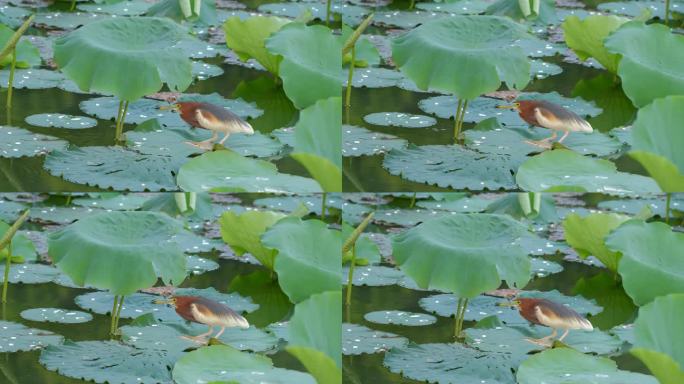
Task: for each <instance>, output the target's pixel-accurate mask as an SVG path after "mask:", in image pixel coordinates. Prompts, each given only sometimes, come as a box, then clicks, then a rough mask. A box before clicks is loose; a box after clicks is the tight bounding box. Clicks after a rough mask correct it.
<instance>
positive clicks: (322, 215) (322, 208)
mask: <svg viewBox="0 0 684 384" xmlns="http://www.w3.org/2000/svg"><path fill="white" fill-rule="evenodd" d="M327 199H328V193H327V192H323V195H321V219H323V220H325V209H326V207H325V203H326V200H327Z"/></svg>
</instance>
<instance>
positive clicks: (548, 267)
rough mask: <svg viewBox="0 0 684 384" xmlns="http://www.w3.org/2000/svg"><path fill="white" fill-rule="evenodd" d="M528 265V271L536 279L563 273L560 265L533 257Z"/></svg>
mask: <svg viewBox="0 0 684 384" xmlns="http://www.w3.org/2000/svg"><path fill="white" fill-rule="evenodd" d="M530 263H531V264H530V270H531V272H532V273H533V274H534V275H535V276H537V277H544V276H548V275H552V274H554V273H559V272H561V271H563V266H562V265H560V264H558V263H556V262H555V261H550V260H544V259H542V258H539V257H533V258H532V259H531V260H530Z"/></svg>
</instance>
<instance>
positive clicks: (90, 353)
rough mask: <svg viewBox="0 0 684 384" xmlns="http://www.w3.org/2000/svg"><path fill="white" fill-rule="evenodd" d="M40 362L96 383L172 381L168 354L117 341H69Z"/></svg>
mask: <svg viewBox="0 0 684 384" xmlns="http://www.w3.org/2000/svg"><path fill="white" fill-rule="evenodd" d="M39 361H40V364H42V365H43V366H44V367H45V368H47V369H49V370H51V371H57V372H59V374H60V375H62V376H67V377H72V378H75V379H83V380H89V381H94V382H96V383H120V384H134V383H141V382H144V383H161V384H171V383H172V380H171V374H170V372H169V369H168V366H170V365H172V364H173V360H172V359H170V358H169V356H168V355H166V354H165V353H164V352H162V351H158V350H149V351H148V350H140V349H137V348H133V347H130V346H128V345H125V344H121V343H119V342H117V341H79V342H71V341H66V342H65V343H64V344H62V345H53V346H49V347H48V348H46V349H44V350H43V352H42V353H41V354H40V360H39Z"/></svg>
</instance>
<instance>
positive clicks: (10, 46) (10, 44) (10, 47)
mask: <svg viewBox="0 0 684 384" xmlns="http://www.w3.org/2000/svg"><path fill="white" fill-rule="evenodd" d="M34 17H36V15H35V14H33V15H31V16H29V17H28V19H26V20H25V21H24V24H22V25H21V27H19V29H17V30H16V31H15V32H14V34H13V35H12V37H10V39H9V40H8V41H7V43H6V44H5V46H4V47H3V48H2V51H0V61H2V60H3V59H4V58H5V56H7V55H9V54H10V53H12V51H14V47H15V46H16V45H17V43H19V38H20V37H21V35H23V34H24V32H26V30H27V29H28V27H29V25H31V22H32V21H33V18H34Z"/></svg>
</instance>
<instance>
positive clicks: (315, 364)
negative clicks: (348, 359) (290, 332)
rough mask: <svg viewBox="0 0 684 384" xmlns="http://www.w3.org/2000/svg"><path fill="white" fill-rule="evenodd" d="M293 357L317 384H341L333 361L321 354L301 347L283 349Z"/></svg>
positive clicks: (312, 349)
mask: <svg viewBox="0 0 684 384" xmlns="http://www.w3.org/2000/svg"><path fill="white" fill-rule="evenodd" d="M285 349H286V350H287V351H288V352H290V353H291V354H292V355H294V356H295V357H296V358H297V359H299V361H300V362H301V363H302V365H303V366H304V367H305V368H306V369H307V370H308V371H309V373H310V374H311V375H312V376H313V377H314V378H315V379H316V383H318V384H337V383H341V382H342V371H341V370H340V369H339V368H338V367H337V366H335V361H333V359H331V358H329V357H328V356H327V355H326V354H324V353H323V352H321V351H319V350H317V349H314V348H311V347H301V346H292V345H290V346H288V347H286V348H285Z"/></svg>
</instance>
